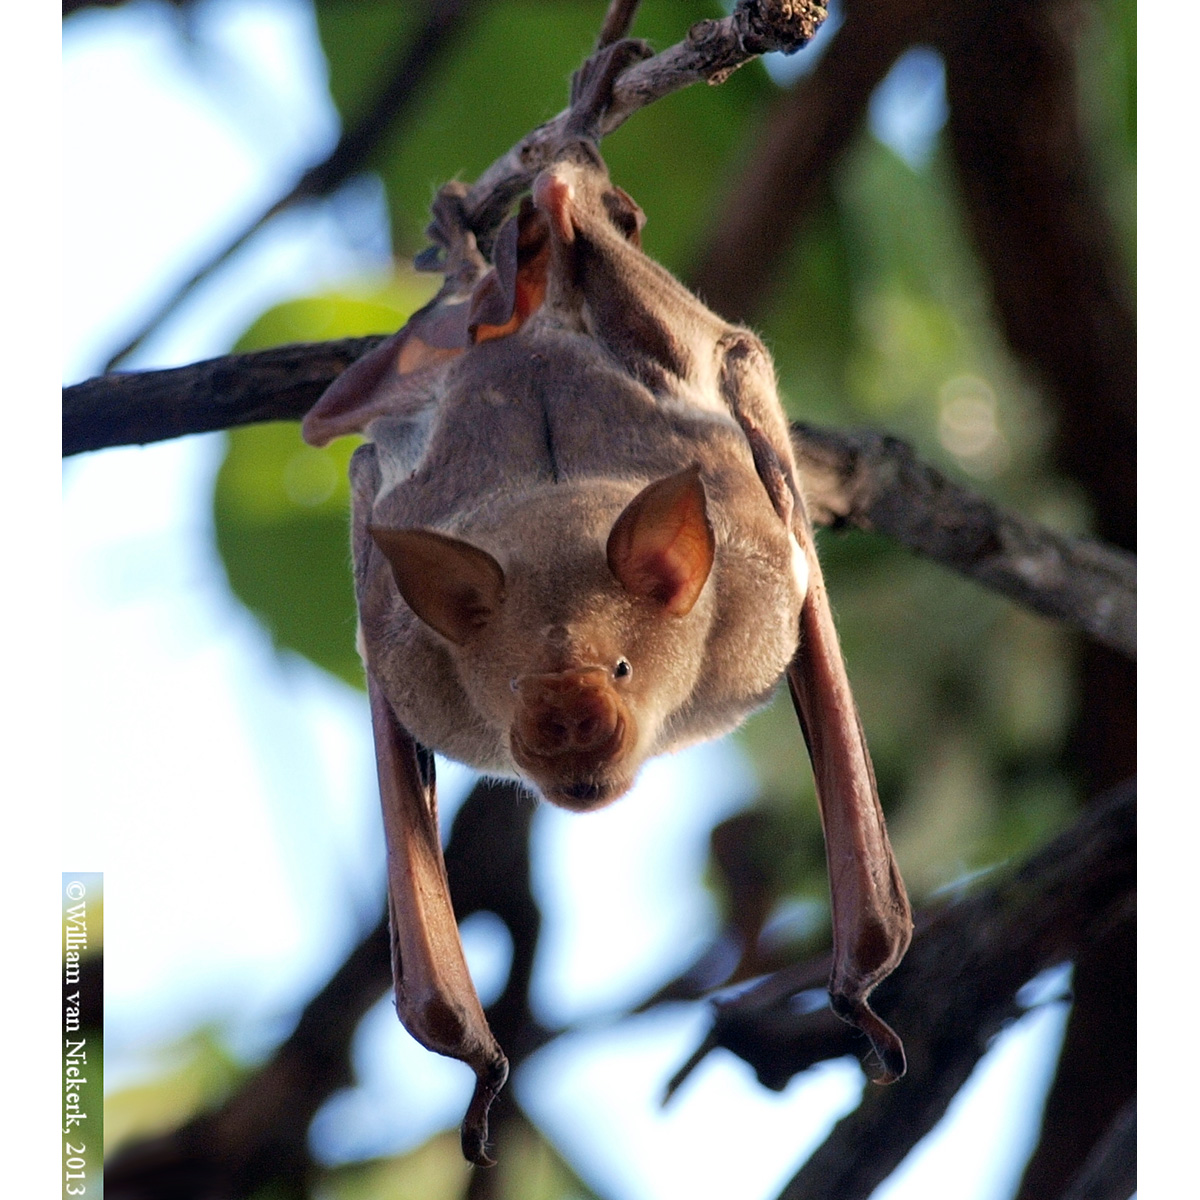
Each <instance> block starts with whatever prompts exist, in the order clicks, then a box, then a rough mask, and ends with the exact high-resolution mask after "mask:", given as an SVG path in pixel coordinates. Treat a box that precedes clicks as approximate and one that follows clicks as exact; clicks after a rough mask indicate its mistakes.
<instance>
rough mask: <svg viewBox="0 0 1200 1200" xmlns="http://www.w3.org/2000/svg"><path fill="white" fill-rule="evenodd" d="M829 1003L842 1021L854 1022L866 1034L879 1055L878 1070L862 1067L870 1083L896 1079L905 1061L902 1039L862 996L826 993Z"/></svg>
mask: <svg viewBox="0 0 1200 1200" xmlns="http://www.w3.org/2000/svg"><path fill="white" fill-rule="evenodd" d="M829 1004H830V1006H831V1007H832V1009H833V1011H834V1012H835V1013H837V1015H838V1016H839V1017H841V1018H842V1020H843V1021H846V1022H847V1023H848V1024H850V1025H853V1026H854V1027H855V1029H858V1030H859V1031H860V1032H862V1033H864V1034H866V1036H867V1040H868V1041H869V1042H870V1043H871V1049H872V1050H874V1051H875V1054H876V1057H877V1058H878V1059H879V1070H877V1071H872V1070H870V1069H869V1068H865V1067H864V1069H866V1070H867V1073H868V1074H869V1075H870V1076H871V1080H872V1082H873V1083H895V1082H896V1080H897V1079H899V1078H900V1077H901V1076H902V1075H903V1074H904V1072H905V1071H907V1070H908V1064H907V1063H906V1062H905V1059H904V1043H903V1042H902V1041H901V1040H900V1035H899V1034H897V1033H896V1031H895V1030H894V1029H893V1028H892V1027H891V1026H890V1025H889V1024H888V1023H887V1022H886V1021H885V1020H883V1019H882V1018H881V1017H880V1016H879V1015H878V1014H877V1013H875V1012H874V1010H873V1009H872V1008H871V1006H870V1005H869V1004H868V1003H867V1002H866V1000H865V999H864V998H854V997H851V996H846V995H838V994H835V993H833V992H830V994H829Z"/></svg>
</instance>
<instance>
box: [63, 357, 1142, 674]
mask: <svg viewBox="0 0 1200 1200" xmlns="http://www.w3.org/2000/svg"><path fill="white" fill-rule="evenodd" d="M381 341H383V337H382V336H378V337H369V338H351V339H346V340H343V341H339V342H324V343H317V344H315V345H311V346H283V347H280V348H279V349H277V350H265V351H259V352H256V353H254V354H241V355H231V356H229V357H227V358H217V359H211V360H209V361H208V362H203V363H196V364H194V365H193V366H190V367H178V368H175V369H174V370H169V371H146V372H142V373H131V374H116V375H102V376H100V377H99V378H97V379H92V380H89V381H88V382H86V383H80V384H76V385H75V386H74V387H69V388H65V389H64V390H63V453H64V454H73V453H78V452H80V451H83V450H91V449H97V448H100V447H104V446H113V445H121V444H124V443H127V442H143V441H157V440H160V439H162V438H167V437H176V436H179V435H181V434H184V433H199V432H207V431H210V430H215V429H225V428H233V427H235V426H237V425H245V424H250V423H253V422H256V421H268V420H275V421H285V420H298V419H299V418H300V417H302V416H303V415H304V414H305V413H306V412H307V411H308V409H309V408H311V407H312V405H313V404H314V403H315V402H316V400H317V398H318V397H319V396H320V394H321V393H322V392H323V391H324V390H325V388H326V387H327V386H328V385H329V383H330V382H331V381H332V380H333V378H334V377H335V376H336V375H337V374H338V372H339V371H341V370H343V369H344V368H345V367H346V366H347V365H349V363H350V362H352V361H353V360H354V359H355V358H356V357H358V356H359V355H360V354H364V353H366V351H367V350H369V349H371V348H372V347H374V346H377V345H378V344H379V343H380V342H381ZM794 430H795V446H796V450H797V453H798V455H799V459H800V467H801V471H802V473H803V475H804V478H805V482H806V486H807V488H808V490H809V492H810V498H811V500H812V502H813V509H814V511H813V517H814V519H815V520H816V521H817V522H818V523H819V524H825V525H830V524H832V525H837V524H846V523H848V524H853V525H857V526H858V527H860V528H863V529H874V530H877V531H878V532H880V533H884V534H887V535H888V536H890V537H893V538H895V539H896V540H897V541H898V542H900V543H901V544H902V545H904V546H907V547H908V548H909V549H911V550H915V551H916V552H917V553H919V554H922V555H924V556H926V557H928V558H932V559H934V560H936V561H937V562H940V563H943V564H944V565H946V566H948V567H951V568H952V569H953V570H956V571H959V572H960V573H962V574H964V575H967V576H968V577H969V578H971V579H974V580H976V581H977V582H978V583H981V584H984V585H985V586H987V587H989V588H992V589H994V590H995V591H998V592H1000V593H1002V594H1003V595H1005V596H1007V597H1009V598H1010V599H1012V600H1016V601H1017V602H1018V603H1021V604H1025V605H1027V606H1029V607H1030V608H1032V609H1034V611H1036V612H1039V613H1042V614H1043V615H1045V616H1049V617H1055V618H1057V619H1060V620H1064V621H1068V622H1070V623H1071V624H1072V625H1074V626H1076V627H1077V628H1079V629H1082V630H1083V631H1084V632H1086V633H1088V634H1089V635H1090V636H1092V637H1094V638H1096V639H1097V640H1098V641H1100V642H1103V643H1104V644H1105V645H1108V646H1112V647H1115V648H1116V649H1118V650H1120V651H1121V652H1122V653H1123V654H1127V655H1129V656H1131V657H1132V656H1133V655H1134V654H1135V653H1136V644H1137V643H1136V626H1135V615H1136V603H1137V592H1136V587H1137V581H1136V568H1135V564H1134V560H1133V558H1132V556H1130V555H1126V554H1123V553H1122V552H1120V551H1117V550H1113V549H1111V548H1109V547H1106V546H1103V545H1101V544H1099V543H1096V542H1092V541H1090V540H1087V539H1083V538H1072V537H1068V536H1067V535H1065V534H1057V533H1053V532H1051V531H1050V530H1047V529H1045V528H1044V527H1042V526H1040V525H1037V524H1036V523H1035V522H1033V521H1029V520H1026V519H1025V518H1023V517H1019V516H1017V515H1016V514H1013V513H1009V512H1005V511H1003V510H1001V509H1000V508H998V507H997V506H996V505H994V504H992V503H991V502H990V501H988V500H985V499H984V498H983V497H982V496H979V495H977V494H976V493H974V492H971V491H970V490H968V489H967V488H964V487H962V486H960V485H958V484H953V483H950V482H949V481H947V480H946V479H944V478H943V477H942V475H941V474H940V473H939V472H938V471H936V470H935V469H934V468H933V467H930V466H927V465H926V464H924V463H922V462H920V460H918V459H917V457H916V455H915V454H914V453H913V451H912V449H911V447H909V446H908V445H906V444H905V443H904V442H901V441H899V440H898V439H896V438H887V437H882V436H880V435H879V434H871V433H843V432H837V431H834V430H818V429H816V428H814V427H812V426H806V425H797V426H795V427H794Z"/></svg>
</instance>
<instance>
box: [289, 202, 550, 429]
mask: <svg viewBox="0 0 1200 1200" xmlns="http://www.w3.org/2000/svg"><path fill="white" fill-rule="evenodd" d="M455 236H456V237H460V238H461V237H465V236H466V235H465V234H464V233H462V231H458V232H457V233H456V235H455ZM471 245H472V246H473V245H474V243H473V241H472V242H471ZM549 257H550V250H549V234H548V232H547V229H546V221H545V218H544V217H543V216H542V215H541V214H540V213H538V212H537V211H536V210H535V209H534V208H533V206H532V205H531V204H529V203H528V202H526V203H525V204H523V205H522V207H521V211H520V213H519V215H518V216H515V217H513V218H512V219H511V220H509V221H507V222H506V223H505V225H504V227H503V228H502V229H501V231H500V233H499V235H498V236H497V240H496V249H495V258H496V265H495V266H494V267H492V268H490V269H488V268H486V265H485V264H484V263H483V260H482V259H479V258H475V259H472V261H471V269H470V270H468V271H463V270H461V269H460V271H459V273H458V274H457V275H450V276H448V277H447V279H446V282H445V285H444V286H443V287H442V290H441V291H440V292H439V293H438V294H437V296H435V297H434V299H433V300H431V301H430V302H429V303H428V304H427V305H426V306H425V307H424V308H422V309H421V310H420V311H419V312H417V313H414V314H413V316H412V317H411V318H410V319H409V320H408V322H407V323H406V324H405V325H404V326H403V328H401V329H400V330H398V331H397V332H396V333H394V334H392V336H391V337H390V338H388V339H387V340H386V341H385V342H381V343H380V344H379V345H378V346H376V347H375V349H374V350H372V351H370V352H369V353H368V354H364V355H363V357H362V358H360V359H358V360H357V361H356V362H353V363H351V365H350V366H349V367H347V368H346V370H344V371H343V372H342V373H341V374H340V375H339V376H338V377H337V378H336V379H335V380H334V381H333V382H332V383H331V384H330V385H329V387H327V388H326V389H325V391H324V393H323V394H322V395H321V398H320V399H319V400H318V401H317V403H316V404H315V405H314V406H313V407H312V409H311V410H310V411H309V413H308V415H307V416H306V417H305V418H304V423H303V425H302V426H301V431H302V432H303V434H304V440H305V441H306V442H308V443H309V444H310V445H313V446H324V445H327V444H328V443H329V442H331V441H333V439H334V438H336V437H341V436H342V435H343V434H347V433H362V432H363V431H364V430H365V429H366V427H367V426H368V425H369V424H370V423H371V422H372V421H373V420H375V419H376V418H377V417H386V416H410V415H414V414H415V413H417V412H419V411H420V410H421V409H424V408H427V407H428V406H429V405H430V404H432V403H435V402H436V397H437V391H438V384H439V381H440V378H441V375H442V373H443V372H444V371H445V369H446V368H447V366H448V365H449V363H451V362H452V361H453V360H454V359H456V358H458V357H459V356H460V355H462V354H465V353H466V352H467V350H469V349H470V348H471V346H473V345H475V344H476V343H477V342H485V341H490V340H491V339H493V338H499V337H505V336H507V335H508V334H511V333H515V332H516V331H517V330H518V329H520V328H521V326H522V325H523V324H524V323H525V322H526V321H527V320H528V319H529V318H530V317H531V316H532V315H533V314H534V313H535V312H536V311H537V310H538V308H540V307H541V304H542V300H543V298H544V296H545V293H546V268H547V264H548V262H549Z"/></svg>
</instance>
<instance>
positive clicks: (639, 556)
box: [608, 466, 716, 617]
mask: <svg viewBox="0 0 1200 1200" xmlns="http://www.w3.org/2000/svg"><path fill="white" fill-rule="evenodd" d="M715 553H716V541H715V539H714V538H713V531H712V526H711V525H710V524H709V521H708V506H707V503H706V501H705V496H704V484H703V483H702V482H701V481H700V468H699V467H698V466H691V467H688V468H687V469H686V470H683V471H680V472H679V473H678V474H676V475H668V476H667V477H666V478H665V479H659V480H657V481H656V482H654V483H652V484H650V485H649V486H648V487H645V488H643V489H642V490H641V491H640V492H639V493H638V494H637V495H636V496H635V497H634V498H633V499H632V500H631V501H630V502H629V504H628V505H627V506H626V508H625V511H624V512H622V513H621V515H620V516H619V517H618V518H617V520H616V523H615V524H614V525H613V527H612V532H611V533H610V534H609V535H608V566H609V569H610V570H611V571H612V573H613V574H614V575H615V576H616V577H617V579H618V580H620V582H621V585H622V586H623V587H624V588H625V590H626V591H628V592H632V593H633V594H634V595H635V596H642V597H644V598H645V599H647V600H654V601H656V602H657V603H658V604H661V605H662V607H663V608H664V609H665V610H666V611H667V612H668V613H670V614H671V615H672V616H676V617H682V616H686V615H687V614H688V613H689V612H691V611H692V607H693V605H694V604H695V603H696V601H697V600H698V599H699V597H700V592H701V590H702V589H703V588H704V583H705V581H706V580H707V579H708V574H709V572H710V571H711V570H712V565H713V556H714V554H715Z"/></svg>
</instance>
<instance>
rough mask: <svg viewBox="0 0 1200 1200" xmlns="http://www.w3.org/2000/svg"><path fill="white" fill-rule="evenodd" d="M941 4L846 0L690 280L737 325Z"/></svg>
mask: <svg viewBox="0 0 1200 1200" xmlns="http://www.w3.org/2000/svg"><path fill="white" fill-rule="evenodd" d="M941 7H942V3H941V0H871V3H869V4H868V3H863V0H846V3H845V6H844V12H845V20H844V21H843V23H842V26H841V28H840V29H839V30H838V31H837V34H836V35H835V37H834V38H833V39H832V40H831V41H830V43H829V44H828V46H827V47H826V50H825V53H824V55H823V56H822V58H821V59H820V61H819V62H818V63H817V64H816V66H815V67H814V68H813V71H812V73H811V74H810V75H809V76H807V77H806V78H804V79H801V80H800V81H799V82H798V83H797V84H796V85H795V86H794V87H793V88H791V89H790V90H789V91H788V92H786V93H785V94H784V95H782V96H780V98H779V99H778V100H777V101H776V102H775V105H774V107H773V109H772V111H771V112H770V114H769V115H768V116H767V118H766V121H765V123H764V127H763V129H762V131H761V133H760V135H759V138H758V144H757V145H756V147H755V148H754V149H753V151H752V152H751V155H750V158H749V160H748V161H747V163H746V165H745V167H744V168H743V170H742V172H741V175H740V178H739V180H738V182H737V183H736V184H735V185H734V188H733V190H732V193H731V194H730V196H729V197H728V199H727V200H726V202H725V203H724V204H723V206H722V209H721V218H720V220H719V221H718V222H717V224H716V226H715V227H714V228H713V230H712V231H711V232H710V234H709V236H708V237H707V238H706V239H705V246H706V250H705V253H704V257H703V258H702V259H701V260H700V262H699V263H698V265H697V266H696V268H695V270H693V271H692V272H691V273H690V274H689V276H688V282H689V283H690V284H691V286H692V287H694V288H695V289H696V291H697V292H698V293H699V294H700V295H701V296H703V297H704V300H705V302H706V303H707V304H709V305H710V306H711V307H712V308H714V309H716V310H717V311H718V312H719V313H721V315H722V316H724V317H726V318H727V319H729V320H731V321H750V320H751V319H752V318H753V317H754V315H755V314H756V313H757V312H758V311H759V310H760V309H761V308H762V306H763V304H764V302H765V300H766V297H767V294H768V292H769V290H770V288H771V285H772V284H773V283H774V282H775V274H776V272H778V270H779V269H780V268H781V267H782V266H783V264H784V262H785V261H786V259H787V255H786V254H785V253H782V252H781V251H782V250H783V249H784V248H786V247H787V246H790V245H791V243H792V241H793V239H794V238H795V235H796V232H797V231H798V229H799V228H800V227H801V225H802V224H803V223H804V221H805V219H806V218H807V217H808V216H809V215H810V214H811V212H812V210H813V209H814V207H815V206H816V202H817V200H818V198H819V197H820V195H821V194H822V191H823V189H824V188H826V187H827V186H828V183H829V178H830V174H831V172H832V169H833V167H834V165H835V163H836V162H837V161H838V160H839V159H840V157H841V155H842V154H843V153H844V151H845V150H846V149H847V148H848V147H849V146H850V144H851V142H852V141H853V140H854V139H855V138H856V137H857V136H858V134H859V132H860V131H861V129H862V124H863V117H864V115H865V113H866V111H867V103H868V101H869V100H870V98H871V93H872V92H873V91H874V90H875V87H876V85H877V84H879V83H880V82H881V81H882V80H883V78H884V76H885V75H887V73H888V71H889V70H890V69H891V66H892V64H893V63H894V62H895V61H896V59H897V58H899V57H900V55H901V54H902V53H904V51H905V50H907V49H908V48H909V47H910V46H913V45H915V44H918V43H920V42H921V41H922V39H923V38H924V37H925V36H926V31H927V29H928V27H929V25H930V22H931V18H932V16H933V15H934V14H935V13H936V12H937V11H938V10H939V9H940V8H941Z"/></svg>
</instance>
